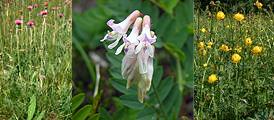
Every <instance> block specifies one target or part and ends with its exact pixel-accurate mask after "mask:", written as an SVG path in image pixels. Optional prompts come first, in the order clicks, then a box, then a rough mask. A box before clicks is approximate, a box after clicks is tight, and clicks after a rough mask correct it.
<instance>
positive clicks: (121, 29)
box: [100, 10, 140, 49]
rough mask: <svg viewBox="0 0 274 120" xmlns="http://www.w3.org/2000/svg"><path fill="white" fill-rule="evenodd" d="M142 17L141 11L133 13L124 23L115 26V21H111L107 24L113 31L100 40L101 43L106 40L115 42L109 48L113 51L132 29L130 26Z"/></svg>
mask: <svg viewBox="0 0 274 120" xmlns="http://www.w3.org/2000/svg"><path fill="white" fill-rule="evenodd" d="M139 15H140V11H138V10H135V11H133V12H132V13H131V14H130V15H129V16H128V17H127V18H126V19H125V20H124V21H122V22H120V23H118V24H115V23H114V20H113V19H111V20H109V21H108V22H107V25H108V26H109V27H110V28H111V29H112V30H113V31H111V32H109V31H108V33H107V34H106V35H105V37H104V38H103V39H102V40H100V41H101V42H103V41H105V40H109V41H114V40H115V41H114V42H113V43H111V44H110V45H109V46H108V48H109V49H112V48H114V47H115V46H117V44H118V43H119V41H120V39H121V38H122V37H123V35H125V34H126V33H127V31H128V29H129V27H130V25H131V24H132V23H133V22H134V21H135V20H136V18H137V17H138V16H139Z"/></svg>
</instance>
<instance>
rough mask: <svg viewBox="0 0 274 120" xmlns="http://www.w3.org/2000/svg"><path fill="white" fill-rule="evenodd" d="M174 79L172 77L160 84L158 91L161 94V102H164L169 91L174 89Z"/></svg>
mask: <svg viewBox="0 0 274 120" xmlns="http://www.w3.org/2000/svg"><path fill="white" fill-rule="evenodd" d="M172 86H173V79H172V78H171V77H167V78H166V79H164V80H162V81H161V82H160V85H159V86H158V88H157V90H158V93H159V97H160V101H161V102H162V101H163V100H164V99H165V98H166V97H167V95H168V93H169V91H170V90H171V89H172Z"/></svg>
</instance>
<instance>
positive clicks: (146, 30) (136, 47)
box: [101, 10, 157, 102]
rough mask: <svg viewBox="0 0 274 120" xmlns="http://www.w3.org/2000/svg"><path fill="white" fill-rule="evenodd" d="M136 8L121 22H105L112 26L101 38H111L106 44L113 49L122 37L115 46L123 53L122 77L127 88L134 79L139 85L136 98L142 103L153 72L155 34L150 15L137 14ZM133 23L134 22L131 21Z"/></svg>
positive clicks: (104, 39)
mask: <svg viewBox="0 0 274 120" xmlns="http://www.w3.org/2000/svg"><path fill="white" fill-rule="evenodd" d="M140 16H141V13H140V11H138V10H135V11H134V12H132V13H131V14H130V15H129V16H128V17H127V18H126V19H125V20H124V21H122V22H120V23H118V24H115V23H114V20H113V19H111V20H109V21H108V22H107V25H108V26H109V27H110V28H112V31H111V32H110V31H108V33H107V34H106V35H105V37H104V38H103V39H102V40H101V42H103V41H114V42H113V43H111V44H110V45H108V48H109V49H113V48H115V47H116V46H117V45H118V44H119V41H120V40H121V39H122V40H123V43H122V44H121V45H120V46H119V47H118V48H117V49H116V52H115V54H116V55H118V54H120V53H121V51H122V50H123V49H124V52H125V56H124V58H123V60H122V67H121V73H122V76H123V78H124V79H127V86H126V87H127V88H129V87H130V86H131V84H132V83H133V81H135V82H136V83H137V86H138V99H139V101H140V102H143V99H144V97H145V95H146V92H147V91H149V89H150V86H151V81H152V75H153V57H154V50H155V48H154V46H153V45H152V44H153V43H155V42H156V38H157V37H156V35H155V33H154V32H153V31H151V30H150V26H151V23H150V17H149V16H148V15H145V16H144V17H143V18H141V17H140ZM133 23H134V24H133ZM132 24H133V28H132V30H131V33H130V34H129V35H127V31H128V29H129V27H130V26H131V25H132Z"/></svg>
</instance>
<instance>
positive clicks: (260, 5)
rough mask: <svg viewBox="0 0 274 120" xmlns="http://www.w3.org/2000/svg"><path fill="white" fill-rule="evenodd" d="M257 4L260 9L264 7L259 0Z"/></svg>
mask: <svg viewBox="0 0 274 120" xmlns="http://www.w3.org/2000/svg"><path fill="white" fill-rule="evenodd" d="M255 5H256V6H257V8H258V9H262V7H263V4H262V3H261V2H259V1H258V0H257V1H256V3H255Z"/></svg>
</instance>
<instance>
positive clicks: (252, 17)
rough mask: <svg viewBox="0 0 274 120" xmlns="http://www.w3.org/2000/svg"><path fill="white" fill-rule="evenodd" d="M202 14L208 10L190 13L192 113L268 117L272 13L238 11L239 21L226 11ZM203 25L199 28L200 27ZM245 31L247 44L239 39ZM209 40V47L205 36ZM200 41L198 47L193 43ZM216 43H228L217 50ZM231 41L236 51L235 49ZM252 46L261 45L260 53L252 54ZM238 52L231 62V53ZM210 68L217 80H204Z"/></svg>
mask: <svg viewBox="0 0 274 120" xmlns="http://www.w3.org/2000/svg"><path fill="white" fill-rule="evenodd" d="M217 12H218V11H216V12H213V13H212V16H211V17H210V16H208V14H206V13H208V11H202V12H196V13H195V16H194V18H195V33H196V36H197V40H196V42H195V43H194V46H195V53H194V56H195V57H194V72H195V73H194V82H195V86H194V87H195V98H194V100H195V106H194V107H195V111H194V112H195V118H196V119H199V120H203V119H211V120H215V119H225V120H229V119H231V120H239V119H271V118H272V119H273V118H274V115H273V112H274V100H273V98H274V92H273V88H274V67H273V66H274V55H273V53H274V48H273V47H274V39H273V34H274V31H273V30H274V26H273V23H274V22H273V20H274V19H273V18H274V16H273V14H272V13H269V14H263V13H253V14H251V13H250V14H244V15H245V20H244V21H242V22H241V23H239V22H237V21H236V20H235V19H233V14H228V13H225V14H226V17H225V19H224V20H223V21H218V20H217V19H216V17H215V15H216V13H217ZM202 28H204V29H206V32H202V31H201V29H202ZM248 37H250V38H251V40H252V41H253V42H252V45H251V46H247V45H245V44H244V40H245V39H246V38H248ZM209 41H211V42H213V45H212V46H211V48H209V47H208V45H207V44H208V42H209ZM200 42H203V43H204V44H205V46H204V47H200V48H199V47H198V46H199V43H200ZM222 44H225V45H227V46H228V47H229V48H231V50H230V51H228V52H223V51H221V50H220V49H219V48H220V46H221V45H222ZM237 46H239V47H241V48H242V50H241V51H236V50H235V48H237ZM254 46H261V47H262V48H263V50H262V53H260V54H259V55H253V54H252V53H251V50H252V49H253V47H254ZM234 53H237V54H239V55H240V56H241V60H240V61H239V63H237V64H235V63H233V62H232V60H231V56H232V55H233V54H234ZM211 74H216V75H217V77H218V80H217V81H216V82H214V83H213V84H210V83H208V77H209V76H210V75H211Z"/></svg>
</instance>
